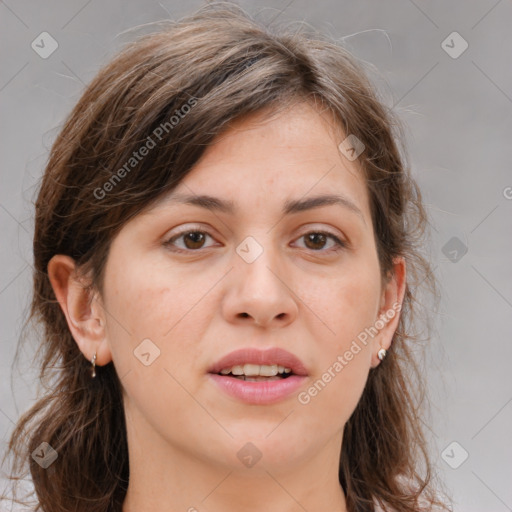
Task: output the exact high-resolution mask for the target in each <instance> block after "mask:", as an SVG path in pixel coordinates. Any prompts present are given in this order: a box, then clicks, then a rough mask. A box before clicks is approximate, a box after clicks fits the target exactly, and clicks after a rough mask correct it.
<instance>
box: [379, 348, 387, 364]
mask: <svg viewBox="0 0 512 512" xmlns="http://www.w3.org/2000/svg"><path fill="white" fill-rule="evenodd" d="M386 354H387V351H386V349H385V348H381V349H380V350H379V351H378V352H377V357H378V358H379V359H380V360H381V361H382V360H383V359H384V358H385V357H386Z"/></svg>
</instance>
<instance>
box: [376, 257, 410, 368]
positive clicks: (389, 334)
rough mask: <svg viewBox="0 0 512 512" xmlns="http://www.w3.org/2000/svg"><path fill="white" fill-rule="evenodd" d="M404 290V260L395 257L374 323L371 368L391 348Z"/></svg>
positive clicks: (377, 363)
mask: <svg viewBox="0 0 512 512" xmlns="http://www.w3.org/2000/svg"><path fill="white" fill-rule="evenodd" d="M405 288H406V268H405V259H404V258H403V257H397V258H395V259H394V260H393V268H392V269H391V270H390V272H389V277H388V280H387V282H386V284H385V286H384V288H383V290H382V296H381V301H380V309H379V314H378V318H377V319H376V321H375V326H376V327H377V328H378V331H379V332H378V334H377V335H376V336H375V338H374V339H373V341H374V344H373V353H372V363H371V366H372V368H376V367H377V366H378V365H379V364H380V362H381V360H382V359H384V357H386V355H385V352H384V351H388V350H389V347H390V346H391V343H392V341H393V336H394V334H395V331H396V329H397V327H398V322H399V320H400V311H401V310H402V304H403V300H404V295H405ZM382 349H384V350H382ZM379 353H380V357H379Z"/></svg>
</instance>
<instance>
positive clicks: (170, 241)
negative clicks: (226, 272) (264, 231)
mask: <svg viewBox="0 0 512 512" xmlns="http://www.w3.org/2000/svg"><path fill="white" fill-rule="evenodd" d="M190 233H201V234H203V235H206V236H209V237H210V238H213V237H212V236H211V235H210V234H209V233H208V232H207V231H203V230H200V229H188V230H186V231H182V232H181V233H177V234H176V235H173V236H172V237H171V238H169V239H168V240H167V241H166V242H164V245H165V246H166V247H169V248H170V249H171V250H172V251H173V252H178V253H193V252H199V251H201V249H204V248H203V247H200V248H199V249H180V248H177V247H175V246H173V242H174V241H175V240H177V239H179V238H181V237H182V236H184V235H187V234H190ZM311 234H315V235H324V236H326V237H328V238H330V239H331V240H334V243H335V247H331V248H330V249H318V250H315V249H309V250H310V251H312V252H316V253H319V252H325V253H330V252H339V251H341V250H343V249H345V248H346V247H347V244H346V243H345V242H343V241H341V240H340V239H339V238H338V237H337V236H336V235H334V234H332V233H329V232H328V231H315V230H313V231H308V232H307V233H304V234H303V235H301V236H300V237H299V239H300V238H303V237H305V236H307V235H311ZM206 249H208V247H207V248H206ZM306 249H307V248H306Z"/></svg>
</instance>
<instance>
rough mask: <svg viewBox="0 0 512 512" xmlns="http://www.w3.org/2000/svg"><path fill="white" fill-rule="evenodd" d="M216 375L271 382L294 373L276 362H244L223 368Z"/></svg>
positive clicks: (249, 380) (248, 380)
mask: <svg viewBox="0 0 512 512" xmlns="http://www.w3.org/2000/svg"><path fill="white" fill-rule="evenodd" d="M217 375H222V376H224V377H232V378H234V379H239V380H245V381H247V382H272V381H275V380H282V379H287V378H289V377H291V376H292V375H295V374H294V373H293V371H292V369H291V368H287V367H284V366H281V365H278V364H273V365H266V364H265V365H259V364H250V363H246V364H244V365H240V364H239V365H235V366H232V367H231V368H223V369H222V370H221V371H220V372H219V373H217Z"/></svg>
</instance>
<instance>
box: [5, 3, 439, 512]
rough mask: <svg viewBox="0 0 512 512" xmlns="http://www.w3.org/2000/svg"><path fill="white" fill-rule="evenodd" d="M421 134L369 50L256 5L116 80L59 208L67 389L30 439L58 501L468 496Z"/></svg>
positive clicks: (53, 292)
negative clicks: (368, 63)
mask: <svg viewBox="0 0 512 512" xmlns="http://www.w3.org/2000/svg"><path fill="white" fill-rule="evenodd" d="M395 125H397V121H396V119H394V118H393V117H392V115H391V113H390V112H389V111H387V109H386V108H385V107H384V106H383V105H382V104H380V103H379V101H378V99H377V97H376V94H375V92H374V90H373V89H372V86H371V84H370V82H369V81H368V79H367V78H366V77H365V74H364V72H363V71H362V69H361V67H360V66H359V65H358V64H357V63H356V62H355V60H354V59H353V58H352V57H351V56H350V55H349V54H348V53H347V52H346V51H345V50H343V49H342V48H340V47H339V46H337V45H336V44H334V43H332V42H330V41H327V40H325V39H323V38H321V37H320V36H319V35H318V34H305V33H302V34H299V33H291V32H290V33H286V34H277V33H274V32H273V31H272V29H270V28H268V27H267V28H266V27H262V26H260V25H259V24H258V23H257V22H255V21H253V20H252V19H251V18H250V17H249V16H247V15H246V13H244V12H243V11H242V10H241V9H239V8H237V7H234V6H232V5H224V4H214V5H210V6H206V7H203V8H202V9H200V10H199V11H198V12H197V13H195V14H194V15H192V16H190V17H188V18H186V19H184V20H181V21H180V22H179V23H173V24H170V26H169V27H167V28H165V29H163V30H161V31H160V32H158V33H155V34H152V35H149V36H144V37H142V38H141V39H140V40H138V41H136V42H135V43H132V44H131V45H129V46H128V47H127V48H126V49H125V50H124V51H123V52H121V53H120V54H119V55H118V56H117V57H115V58H114V59H113V60H112V62H111V63H109V64H108V65H107V66H106V67H105V68H104V69H102V70H101V71H100V73H99V74H98V75H97V77H96V78H95V79H94V80H93V82H92V83H91V84H90V85H89V87H88V88H87V90H86V91H85V93H84V94H83V96H82V98H81V99H80V101H79V102H78V104H77V105H76V107H75V109H74V110H73V112H72V113H71V115H70V117H69V119H68V120H67V122H66V124H65V126H64V128H63V130H62V132H61V134H60V135H59V136H58V138H57V140H56V141H55V144H54V146H53V148H52V151H51V155H50V159H49V162H48V166H47V168H46V170H45V174H44V177H43V180H42V185H41V189H40V192H39V196H38V199H37V203H36V226H35V236H34V262H35V269H36V272H35V275H34V295H33V303H32V317H33V318H34V319H37V320H40V321H41V322H42V324H43V325H44V328H45V331H44V337H43V340H42V343H43V345H42V371H41V377H42V378H43V379H45V380H46V381H47V382H48V391H47V393H46V395H45V396H43V397H42V398H41V400H40V401H39V402H38V403H37V404H36V405H35V406H34V407H33V408H32V409H31V410H30V411H29V412H28V413H27V414H26V415H25V416H23V417H22V418H21V419H20V421H19V424H18V426H17V428H16V430H15V431H14V433H13V435H12V439H11V444H10V448H11V450H12V451H13V452H14V453H15V454H17V459H15V462H16V464H15V468H14V470H16V471H18V470H22V468H23V464H24V463H26V462H27V461H28V462H29V468H30V473H31V477H32V480H33V482H34V486H35V491H36V494H37V502H38V504H39V506H40V510H44V511H51V512H55V511H59V512H60V511H70V510H73V511H86V510H87V511H121V510H122V511H124V512H134V511H137V512H145V511H149V510H159V511H169V512H174V511H178V510H188V511H194V510H199V511H203V510H204V511H210V512H216V511H221V510H222V511H226V510H244V511H253V510H254V511H256V510H262V509H263V508H264V509H265V510H267V511H270V512H273V511H280V512H283V511H289V512H292V511H299V510H308V511H317V510H332V511H340V512H341V511H350V512H356V511H357V512H362V511H374V510H389V511H391V510H393V511H399V512H405V511H419V510H433V508H434V506H438V507H441V508H442V509H444V510H446V508H445V507H444V505H442V503H441V502H440V501H439V499H438V498H437V497H436V492H435V490H434V489H433V486H432V482H431V472H430V466H429V461H428V456H427V451H426V444H425V440H424V438H423V435H422V432H421V428H420V421H421V420H420V413H419V406H420V404H419V399H420V398H421V393H420V392H418V389H419V390H421V387H418V383H417V382H416V381H415V379H414V378H412V377H411V375H414V369H415V365H414V360H413V359H412V357H411V354H410V342H411V340H412V331H411V329H412V325H413V324H412V321H413V315H412V313H413V304H414V302H415V296H414V294H413V290H415V288H414V286H413V285H414V283H417V282H418V280H419V279H425V278H426V281H425V282H426V283H429V282H431V278H429V277H428V276H429V268H428V263H427V262H426V261H424V260H423V259H422V258H421V256H420V253H419V243H420V242H421V233H422V229H423V227H424V224H425V214H424V210H423V207H422V203H421V198H420V195H419V192H418V190H417V187H416V184H415V183H414V181H413V179H412V178H411V176H410V175H409V171H408V169H407V167H406V165H405V163H404V160H403V157H402V156H401V155H400V151H399V147H398V141H397V139H398V140H399V137H398V138H397V134H395V133H394V132H393V126H395ZM415 293H416V292H415ZM13 472H14V471H13Z"/></svg>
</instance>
